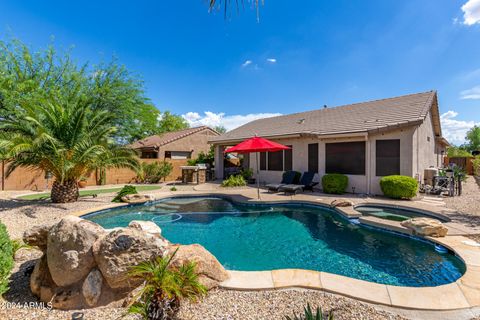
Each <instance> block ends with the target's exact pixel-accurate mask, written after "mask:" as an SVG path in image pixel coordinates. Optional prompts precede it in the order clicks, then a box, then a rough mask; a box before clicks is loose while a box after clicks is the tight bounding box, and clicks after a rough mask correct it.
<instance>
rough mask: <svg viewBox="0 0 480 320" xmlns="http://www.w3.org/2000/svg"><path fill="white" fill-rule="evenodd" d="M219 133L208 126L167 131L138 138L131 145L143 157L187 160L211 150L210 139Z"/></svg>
mask: <svg viewBox="0 0 480 320" xmlns="http://www.w3.org/2000/svg"><path fill="white" fill-rule="evenodd" d="M218 135H219V133H218V132H216V131H215V130H213V129H212V128H210V127H207V126H201V127H195V128H188V129H185V130H179V131H172V132H165V133H163V134H159V135H154V136H150V137H147V138H144V139H142V140H138V141H136V142H134V143H132V144H131V145H130V147H131V148H133V149H135V150H137V151H138V152H139V155H140V158H141V159H160V160H165V159H172V160H187V159H192V158H196V157H197V156H198V154H199V153H200V152H204V153H207V152H208V151H209V150H210V145H209V144H208V141H209V140H210V139H212V138H213V137H216V136H218Z"/></svg>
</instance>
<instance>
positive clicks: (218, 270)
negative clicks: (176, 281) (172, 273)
mask: <svg viewBox="0 0 480 320" xmlns="http://www.w3.org/2000/svg"><path fill="white" fill-rule="evenodd" d="M177 249H178V251H177V253H176V254H175V257H174V258H173V260H172V266H176V267H179V266H181V265H182V264H185V263H187V262H195V264H196V268H195V270H196V272H197V273H198V275H199V281H200V283H202V284H203V285H204V286H205V287H207V289H211V288H214V287H216V286H218V284H219V283H220V282H222V281H225V280H227V279H228V273H227V271H226V270H225V268H224V267H223V266H222V265H221V264H220V262H218V260H217V258H215V256H214V255H212V254H211V253H210V252H209V251H208V250H207V249H205V248H204V247H202V246H201V245H199V244H191V245H185V246H172V247H171V249H170V250H169V251H170V252H174V251H175V250H177Z"/></svg>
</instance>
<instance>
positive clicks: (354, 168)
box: [325, 141, 365, 175]
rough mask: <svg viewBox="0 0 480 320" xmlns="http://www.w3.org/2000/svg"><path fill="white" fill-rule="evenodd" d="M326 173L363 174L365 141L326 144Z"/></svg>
mask: <svg viewBox="0 0 480 320" xmlns="http://www.w3.org/2000/svg"><path fill="white" fill-rule="evenodd" d="M325 166H326V168H325V169H326V173H342V174H352V175H364V174H365V141H359V142H340V143H327V144H326V145H325Z"/></svg>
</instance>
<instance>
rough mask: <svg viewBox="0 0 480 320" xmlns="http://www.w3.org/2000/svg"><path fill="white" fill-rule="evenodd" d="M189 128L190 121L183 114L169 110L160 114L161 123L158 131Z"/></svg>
mask: <svg viewBox="0 0 480 320" xmlns="http://www.w3.org/2000/svg"><path fill="white" fill-rule="evenodd" d="M186 128H188V123H187V121H186V120H185V119H183V118H182V117H181V116H178V115H175V114H171V113H170V112H169V111H165V112H164V113H162V114H161V115H160V123H159V126H158V130H157V133H163V132H169V131H177V130H182V129H186Z"/></svg>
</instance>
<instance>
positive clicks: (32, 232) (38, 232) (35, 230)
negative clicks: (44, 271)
mask: <svg viewBox="0 0 480 320" xmlns="http://www.w3.org/2000/svg"><path fill="white" fill-rule="evenodd" d="M51 227H52V226H51V225H47V224H42V225H39V226H34V227H32V228H30V229H28V230H26V231H25V232H24V233H23V242H25V243H26V244H28V245H30V246H32V247H38V248H39V249H40V250H42V251H45V250H46V249H47V241H48V232H49V231H50V228H51Z"/></svg>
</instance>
